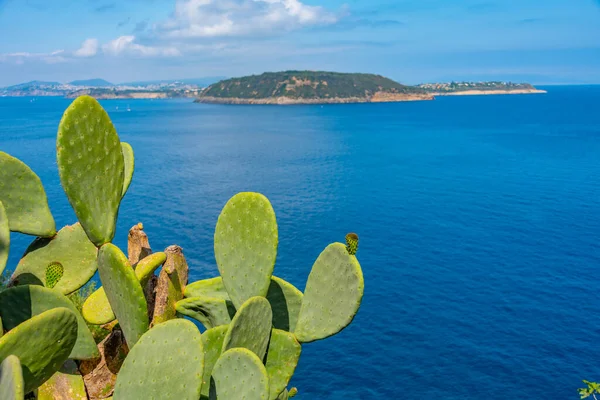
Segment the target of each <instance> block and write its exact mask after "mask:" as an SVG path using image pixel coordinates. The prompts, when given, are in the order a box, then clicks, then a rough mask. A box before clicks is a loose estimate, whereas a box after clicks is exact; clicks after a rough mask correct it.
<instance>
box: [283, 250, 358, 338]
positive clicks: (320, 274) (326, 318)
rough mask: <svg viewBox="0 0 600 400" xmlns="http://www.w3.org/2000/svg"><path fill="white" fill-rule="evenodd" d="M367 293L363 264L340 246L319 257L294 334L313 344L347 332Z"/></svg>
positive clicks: (325, 251)
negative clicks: (343, 330)
mask: <svg viewBox="0 0 600 400" xmlns="http://www.w3.org/2000/svg"><path fill="white" fill-rule="evenodd" d="M363 292H364V281H363V275H362V271H361V269H360V264H359V263H358V261H357V260H356V257H355V256H353V255H350V254H349V253H348V251H347V249H346V246H344V245H343V244H341V243H333V244H330V245H329V246H327V248H326V249H325V250H324V251H323V252H322V253H321V254H320V255H319V257H318V258H317V261H315V264H314V265H313V268H312V271H311V272H310V275H309V277H308V282H307V283H306V290H305V291H304V299H303V300H302V307H301V308H300V315H299V316H298V323H297V325H296V329H295V330H294V333H295V334H296V337H297V338H298V340H299V341H300V342H304V343H306V342H312V341H315V340H319V339H324V338H326V337H329V336H331V335H334V334H336V333H338V332H340V331H341V330H342V329H344V328H345V327H346V326H348V324H349V323H350V322H352V319H354V316H355V315H356V313H357V311H358V308H359V307H360V302H361V300H362V297H363Z"/></svg>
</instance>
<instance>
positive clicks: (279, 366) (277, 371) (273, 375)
mask: <svg viewBox="0 0 600 400" xmlns="http://www.w3.org/2000/svg"><path fill="white" fill-rule="evenodd" d="M301 351H302V349H301V347H300V343H298V341H297V340H296V337H295V336H294V334H293V333H289V332H285V331H281V330H279V329H273V332H272V333H271V341H270V342H269V350H268V351H267V361H266V362H265V367H266V369H267V374H268V375H269V385H270V388H271V394H270V398H271V400H275V399H277V396H279V394H280V393H281V392H283V391H284V390H285V388H286V387H287V385H288V383H289V382H290V379H292V375H294V371H295V370H296V365H298V359H299V358H300V352H301Z"/></svg>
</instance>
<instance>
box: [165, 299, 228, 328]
mask: <svg viewBox="0 0 600 400" xmlns="http://www.w3.org/2000/svg"><path fill="white" fill-rule="evenodd" d="M229 304H230V307H228V306H227V301H226V300H222V299H217V298H214V297H189V298H187V299H183V300H179V301H178V302H177V303H176V304H175V309H176V310H177V312H178V313H179V314H181V315H186V316H188V317H190V318H193V319H195V320H196V321H198V322H200V323H201V324H202V325H204V327H205V328H206V329H211V328H214V327H216V326H220V325H227V324H229V323H230V322H231V318H232V317H233V316H234V315H235V309H234V308H233V305H231V303H229Z"/></svg>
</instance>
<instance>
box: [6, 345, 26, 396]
mask: <svg viewBox="0 0 600 400" xmlns="http://www.w3.org/2000/svg"><path fill="white" fill-rule="evenodd" d="M23 388H24V385H23V371H22V369H21V362H20V361H19V358H18V357H17V356H13V355H10V356H8V357H6V358H5V359H4V361H2V363H1V364H0V399H2V400H23V397H24V396H25V392H24V389H23Z"/></svg>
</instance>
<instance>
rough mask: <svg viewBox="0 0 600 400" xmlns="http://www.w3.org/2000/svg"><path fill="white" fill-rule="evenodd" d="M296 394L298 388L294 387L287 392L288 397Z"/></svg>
mask: <svg viewBox="0 0 600 400" xmlns="http://www.w3.org/2000/svg"><path fill="white" fill-rule="evenodd" d="M297 394H298V389H296V388H295V387H293V388H291V389H290V391H289V392H288V397H289V398H290V399H291V398H292V397H295V396H296V395H297Z"/></svg>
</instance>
